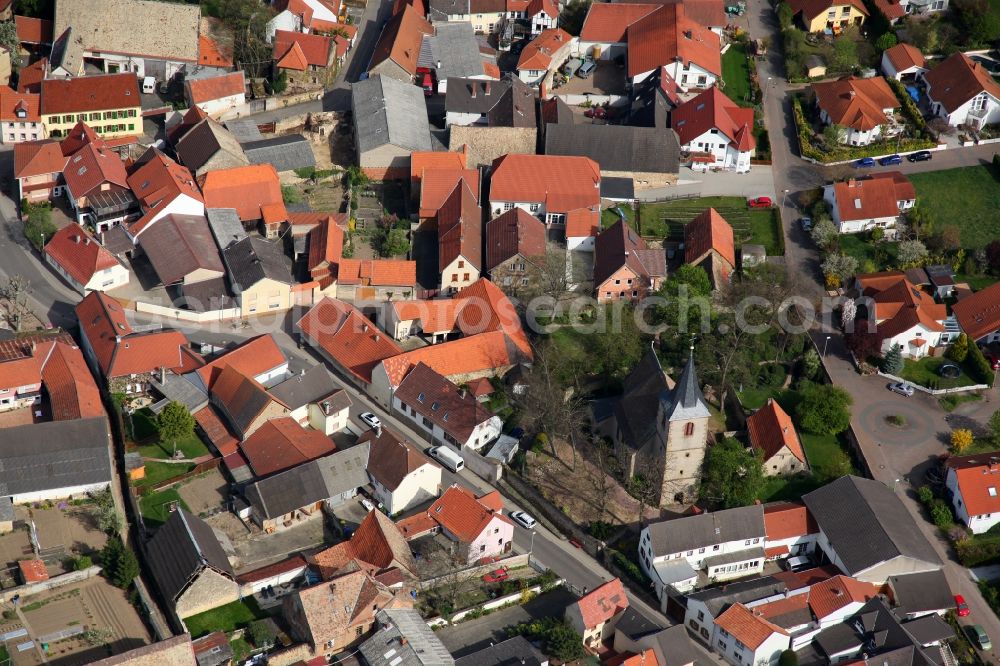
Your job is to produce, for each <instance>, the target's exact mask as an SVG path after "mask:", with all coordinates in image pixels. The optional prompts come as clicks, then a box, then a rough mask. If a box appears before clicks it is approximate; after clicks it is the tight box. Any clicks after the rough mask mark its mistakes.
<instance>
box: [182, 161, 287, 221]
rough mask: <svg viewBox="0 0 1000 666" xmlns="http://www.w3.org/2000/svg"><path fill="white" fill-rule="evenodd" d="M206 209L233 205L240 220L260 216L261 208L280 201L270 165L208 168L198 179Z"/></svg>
mask: <svg viewBox="0 0 1000 666" xmlns="http://www.w3.org/2000/svg"><path fill="white" fill-rule="evenodd" d="M198 184H199V185H200V186H201V192H202V194H203V195H204V197H205V205H206V206H207V207H208V208H235V209H236V212H237V214H239V216H240V219H241V220H243V221H244V222H248V221H253V220H260V219H263V217H264V214H263V212H261V211H262V208H263V207H264V206H266V205H268V204H284V201H283V200H282V198H281V183H280V182H279V180H278V172H277V171H276V170H275V168H274V165H272V164H252V165H249V166H240V167H233V168H231V169H220V170H218V171H209V172H208V173H206V174H205V175H203V176H201V177H200V178H199V179H198Z"/></svg>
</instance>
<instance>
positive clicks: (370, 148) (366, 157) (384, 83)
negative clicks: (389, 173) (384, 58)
mask: <svg viewBox="0 0 1000 666" xmlns="http://www.w3.org/2000/svg"><path fill="white" fill-rule="evenodd" d="M351 109H352V111H353V117H354V139H355V141H354V145H355V148H356V149H357V151H358V163H359V164H360V165H361V166H362V167H369V168H379V167H383V168H390V167H396V168H400V169H402V168H406V169H409V165H410V153H412V152H413V151H419V150H431V130H430V123H429V122H428V120H427V107H426V105H425V103H424V92H423V90H421V89H420V88H419V87H417V86H415V85H413V84H411V83H403V82H402V81H397V80H396V79H393V78H390V77H388V76H382V75H381V74H376V75H375V76H372V77H369V78H368V79H366V80H364V81H358V82H357V83H354V84H351Z"/></svg>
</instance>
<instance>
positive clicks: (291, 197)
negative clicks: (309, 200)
mask: <svg viewBox="0 0 1000 666" xmlns="http://www.w3.org/2000/svg"><path fill="white" fill-rule="evenodd" d="M281 199H282V201H284V202H285V203H286V204H295V203H300V202H301V201H302V193H301V192H299V191H298V190H297V189H295V186H294V185H282V186H281Z"/></svg>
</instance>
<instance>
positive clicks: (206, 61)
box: [198, 17, 233, 68]
mask: <svg viewBox="0 0 1000 666" xmlns="http://www.w3.org/2000/svg"><path fill="white" fill-rule="evenodd" d="M206 19H207V20H209V21H214V19H210V18H209V17H202V21H203V22H204V21H205V20H206ZM208 33H209V31H208V30H206V29H205V28H204V26H203V27H202V29H201V30H200V31H199V34H198V64H199V65H202V66H204V67H225V68H229V67H232V66H233V49H232V45H231V44H229V45H224V44H223V43H222V42H220V41H218V40H217V39H215V37H214V36H213V35H211V34H208Z"/></svg>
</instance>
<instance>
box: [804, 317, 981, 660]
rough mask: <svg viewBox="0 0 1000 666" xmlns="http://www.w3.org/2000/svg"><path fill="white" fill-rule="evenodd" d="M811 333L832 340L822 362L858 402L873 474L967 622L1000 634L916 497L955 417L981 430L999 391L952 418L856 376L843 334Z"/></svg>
mask: <svg viewBox="0 0 1000 666" xmlns="http://www.w3.org/2000/svg"><path fill="white" fill-rule="evenodd" d="M812 335H813V339H814V340H815V341H816V342H817V345H818V348H819V349H822V348H823V346H824V344H825V343H826V339H825V338H826V336H827V335H829V336H830V340H829V343H828V344H827V345H826V347H827V352H826V356H825V357H824V359H823V363H824V365H825V366H826V369H827V372H829V374H830V379H831V380H832V381H833V383H834V384H835V385H837V386H840V387H841V388H843V389H845V390H846V391H847V392H848V393H850V394H851V396H852V397H853V398H854V404H853V406H852V408H851V409H852V417H851V423H852V424H853V426H854V431H855V434H856V435H857V437H858V443H859V445H860V446H861V449H862V451H863V452H864V454H865V457H866V458H867V460H868V464H869V466H870V467H871V471H872V476H873V477H874V478H875V479H876V480H878V481H881V482H883V483H885V484H886V485H887V486H889V487H891V488H894V489H895V490H896V492H897V493H898V494H899V497H900V499H901V500H902V501H903V504H904V506H906V508H907V510H908V511H909V512H910V514H911V515H912V516H913V518H914V520H915V521H916V523H917V525H918V526H919V528H920V530H921V531H922V532H923V533H924V536H926V537H927V540H928V541H930V543H931V544H932V545H933V546H934V549H935V550H936V551H937V553H938V556H939V557H940V558H941V560H942V561H943V562H944V567H943V568H944V573H945V576H946V577H947V579H948V584H949V586H950V587H951V590H952V592H953V593H954V594H961V595H962V596H964V597H965V600H966V602H967V603H968V604H969V607H970V609H971V610H972V612H971V614H970V615H969V617H968V618H963V619H962V623H963V624H980V625H982V626H983V628H984V629H986V633H987V634H989V635H990V636H1000V618H998V617H997V616H996V614H995V613H993V611H992V609H991V608H990V607H989V606H988V605H987V603H986V601H985V600H984V599H983V597H982V595H981V594H980V593H979V588H978V587H977V586H976V583H975V580H974V579H973V577H972V574H971V572H970V571H969V570H968V569H966V568H965V567H963V566H962V565H961V564H959V563H958V562H957V561H956V560H955V559H954V556H953V553H952V550H951V546H950V545H949V544H948V542H947V541H946V540H945V538H944V537H943V535H942V534H941V532H940V530H938V529H937V527H935V526H934V524H933V523H931V522H930V520H929V519H928V518H927V517H926V516H925V515H924V511H923V507H922V506H921V504H920V503H919V501H918V500H917V495H916V489H917V488H918V487H920V486H921V485H923V478H924V474H925V473H926V472H927V470H928V469H929V468H930V467H931V465H933V464H934V461H935V460H937V458H938V456H940V455H941V454H943V453H947V451H948V441H949V436H950V433H951V426H952V424H954V423H955V421H956V418H958V419H962V420H963V421H965V422H966V423H963V424H962V425H963V426H965V425H967V424H974V425H978V426H979V427H982V425H983V424H985V421H986V419H988V418H989V416H990V414H992V412H993V411H994V410H995V409H996V408H997V405H998V404H1000V393H998V391H997V390H996V389H993V390H991V391H987V392H986V396H985V397H984V398H983V400H982V401H980V402H977V403H969V404H966V405H962V406H961V407H960V408H959V409H957V410H956V412H955V414H952V415H947V414H946V413H945V412H944V411H943V410H942V409H941V407H940V405H939V404H938V402H937V399H936V398H934V397H933V396H930V395H927V394H925V393H920V392H918V393H916V394H914V395H913V396H912V397H909V398H906V397H904V396H901V395H897V394H895V393H892V392H890V391H888V390H887V389H886V385H887V384H888V383H889V382H888V380H887V379H885V378H884V377H879V376H877V375H875V376H869V377H862V376H861V375H859V374H858V373H857V372H855V370H854V365H853V364H852V362H851V359H850V355H849V353H848V351H847V349H846V347H845V346H844V340H843V336H841V335H840V334H839V333H838V332H836V331H834V330H832V329H828V330H818V331H814V332H813V334H812ZM893 414H895V415H900V416H903V417H904V418H905V419H906V426H905V427H903V428H895V427H892V426H889V425H888V424H887V423H886V421H885V418H886V417H887V416H890V415H893ZM956 414H957V417H956ZM945 417H948V420H947V421H946V420H945ZM984 656H985V657H986V660H987V661H988V662H989V663H994V664H995V663H1000V650H998V649H994V650H993V651H992V652H991V653H990V654H988V655H984Z"/></svg>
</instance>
